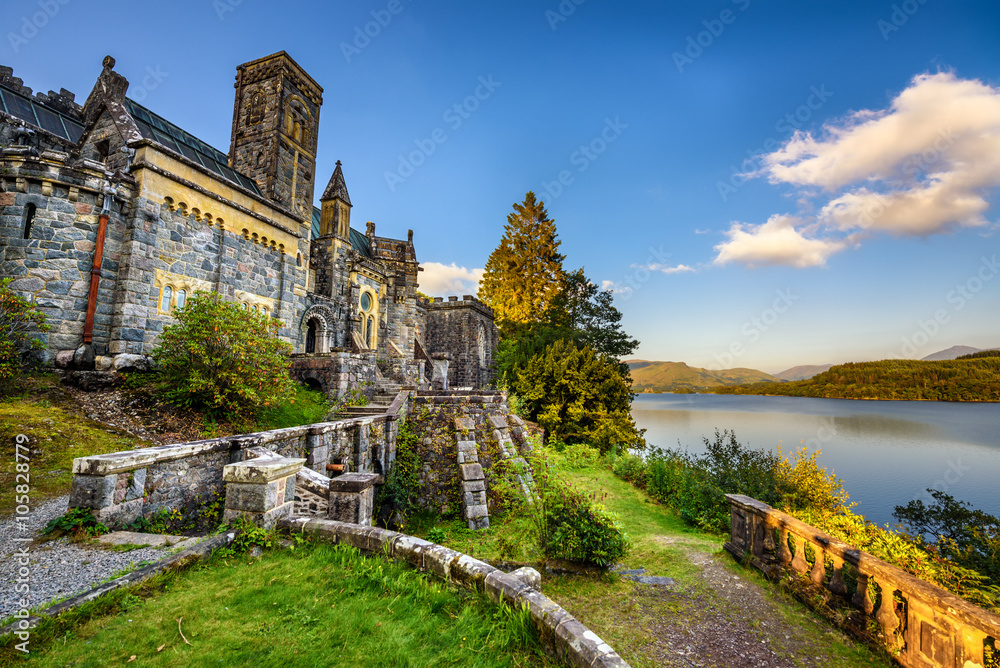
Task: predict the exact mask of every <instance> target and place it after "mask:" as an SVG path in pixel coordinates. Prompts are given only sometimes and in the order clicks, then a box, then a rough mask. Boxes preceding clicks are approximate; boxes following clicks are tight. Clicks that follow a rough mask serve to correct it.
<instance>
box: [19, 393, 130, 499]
mask: <svg viewBox="0 0 1000 668" xmlns="http://www.w3.org/2000/svg"><path fill="white" fill-rule="evenodd" d="M25 382H26V383H27V386H26V388H25V389H26V391H25V393H24V394H23V395H19V396H13V397H5V398H4V399H2V400H0V443H2V445H0V448H2V453H3V464H2V465H0V489H2V490H12V489H14V485H15V482H16V476H15V468H14V467H15V461H14V449H15V439H16V438H17V436H18V435H19V434H24V435H25V436H27V437H28V438H29V439H30V440H29V444H30V457H31V461H30V474H29V475H30V476H31V477H30V486H31V495H30V496H31V505H32V506H34V505H37V504H38V503H39V502H41V501H44V500H45V499H50V498H54V497H57V496H61V495H63V494H67V493H68V492H69V488H70V482H71V481H72V479H73V475H72V472H71V471H72V468H73V458H75V457H83V456H86V455H97V454H102V453H105V452H117V451H120V450H131V449H133V448H141V447H146V446H148V445H149V443H146V442H144V441H141V440H139V439H137V438H135V437H134V436H131V435H130V434H126V433H124V432H117V431H113V430H111V429H109V428H108V427H105V426H104V425H101V424H99V423H97V422H94V421H93V420H89V419H87V418H86V416H84V415H83V414H82V413H81V412H80V410H79V407H78V406H77V405H76V403H75V402H74V401H73V399H72V398H71V397H69V396H68V395H67V394H66V393H65V392H63V391H62V389H61V388H60V387H59V385H58V380H57V379H56V378H55V376H40V377H33V378H29V379H26V380H25ZM21 452H22V454H23V450H22V451H21ZM13 508H14V495H13V494H7V493H4V494H2V495H0V516H3V515H7V514H9V513H10V512H11V511H12V510H13Z"/></svg>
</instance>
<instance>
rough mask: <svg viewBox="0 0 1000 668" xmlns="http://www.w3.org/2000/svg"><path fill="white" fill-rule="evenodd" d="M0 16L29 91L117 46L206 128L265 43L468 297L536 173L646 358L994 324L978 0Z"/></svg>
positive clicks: (144, 9)
mask: <svg viewBox="0 0 1000 668" xmlns="http://www.w3.org/2000/svg"><path fill="white" fill-rule="evenodd" d="M378 21H381V23H378ZM0 26H3V32H4V34H3V36H2V38H0V63H2V64H4V65H8V66H11V67H13V68H14V70H15V75H17V76H20V77H21V78H23V79H24V80H25V83H26V85H28V86H31V87H33V88H34V89H36V90H48V89H50V88H53V89H57V90H58V89H59V88H60V87H65V88H67V89H69V90H72V91H74V92H75V93H76V95H77V99H78V101H80V102H82V101H83V100H84V99H85V98H86V96H87V94H88V92H89V91H90V89H91V87H92V86H93V83H94V81H95V80H96V78H97V75H98V74H99V72H100V69H101V59H102V58H103V57H104V55H106V54H109V53H110V54H111V55H113V56H114V57H115V58H116V59H117V66H116V70H117V71H119V72H121V73H122V74H124V75H125V76H126V77H127V78H128V79H129V80H130V81H131V82H132V87H131V88H130V91H129V94H130V95H131V96H132V97H134V98H135V99H137V100H139V101H141V102H142V103H143V104H145V105H146V106H148V107H149V108H151V109H153V110H154V111H156V112H158V113H160V114H162V115H164V116H166V117H167V118H169V119H171V120H172V121H174V122H175V123H177V124H179V125H181V126H182V127H184V128H185V129H187V130H188V131H190V132H192V133H193V134H195V135H197V136H199V137H201V138H202V139H204V140H206V141H208V142H210V143H212V144H214V145H215V146H217V147H219V148H220V149H222V150H227V149H228V144H229V135H230V123H231V119H232V104H233V87H232V83H233V77H234V75H235V68H236V66H237V65H238V64H239V63H242V62H245V61H248V60H252V59H254V58H258V57H260V56H263V55H267V54H270V53H273V52H275V51H279V50H285V51H287V52H288V53H289V54H290V55H291V56H292V57H293V58H295V59H296V60H297V61H298V62H299V64H301V65H302V66H303V67H304V68H305V69H306V70H307V71H308V72H310V74H311V75H312V76H313V77H314V78H315V79H316V80H317V81H318V82H319V83H320V84H321V85H322V86H323V87H324V89H325V93H324V105H323V109H322V113H321V116H320V140H319V141H320V150H319V164H318V167H317V171H318V177H317V180H318V181H321V182H322V183H321V184H320V187H319V188H317V195H318V193H319V192H320V191H321V190H322V185H323V184H325V180H326V178H327V177H328V175H329V174H330V173H331V172H332V170H333V167H334V162H335V161H336V160H338V159H339V160H342V161H343V168H344V174H345V176H346V179H347V185H348V188H349V190H350V193H351V198H352V201H353V202H354V209H353V219H354V224H355V227H358V228H360V229H363V226H364V222H365V221H366V220H372V221H374V222H375V223H376V225H377V226H378V232H379V233H380V234H384V235H386V236H395V237H402V236H403V235H405V234H406V230H407V229H411V228H412V229H413V230H414V231H415V237H414V239H415V242H416V244H417V252H418V257H419V258H420V259H421V261H422V262H424V263H425V264H426V267H427V271H425V272H424V277H425V279H426V280H425V283H426V285H425V287H426V289H427V290H428V291H431V292H436V293H443V292H445V291H450V292H454V293H458V294H461V293H463V292H468V291H470V290H471V289H472V288H473V287H474V280H475V276H476V270H477V269H479V268H481V267H483V265H484V264H485V262H486V258H487V257H488V255H489V253H490V251H491V250H492V249H493V248H494V247H495V246H496V245H497V243H498V241H499V239H500V236H501V234H502V226H503V224H504V222H505V221H506V216H507V214H508V213H509V212H510V211H511V205H512V204H513V203H514V202H515V201H520V200H522V199H523V197H524V194H525V192H526V191H528V190H534V191H535V192H536V193H538V195H539V196H540V197H541V198H542V199H543V200H544V201H545V202H546V205H547V207H548V210H549V214H550V216H551V217H552V218H554V219H555V221H556V224H557V226H558V229H559V233H560V237H561V239H562V242H563V243H562V250H563V252H564V253H565V254H566V255H567V260H566V264H567V268H575V267H579V266H584V267H586V272H587V274H588V276H590V277H591V279H592V280H594V281H595V282H597V283H599V284H604V285H607V286H608V287H609V288H611V289H614V290H616V291H617V303H618V306H619V308H620V309H621V310H622V312H623V313H624V315H625V320H624V323H625V326H626V328H627V329H628V331H630V332H631V333H632V334H633V335H635V336H636V337H637V338H639V339H640V341H641V342H642V346H641V348H640V349H639V351H638V355H637V356H639V357H643V358H645V359H660V360H674V361H684V362H687V363H689V364H691V365H694V366H707V367H716V368H720V367H731V366H748V367H754V368H760V369H763V370H765V371H771V372H777V371H780V370H782V369H784V368H787V367H789V366H792V365H796V364H820V363H824V362H842V361H849V360H856V361H860V360H866V359H881V358H885V357H889V356H894V357H900V356H905V357H923V356H925V355H927V354H930V353H932V352H935V351H937V350H940V349H942V348H947V347H949V346H952V345H956V344H965V345H972V346H976V347H981V348H985V347H993V346H998V345H1000V332H998V331H997V330H998V327H997V325H998V314H1000V268H997V267H996V265H995V264H994V263H995V260H994V259H993V258H995V257H996V256H997V255H1000V234H997V232H998V231H1000V230H998V219H1000V217H998V214H997V207H996V205H995V202H996V197H997V194H998V186H1000V165H998V164H997V161H998V160H1000V157H998V156H1000V106H998V99H1000V30H998V28H1000V7H998V6H997V4H996V3H995V2H962V1H948V2H945V1H944V0H925V1H924V2H920V0H908V1H907V2H895V3H893V2H877V1H869V2H849V1H844V0H838V1H836V2H834V1H825V0H813V1H799V2H790V1H786V2H777V1H770V2H768V1H765V0H736V1H733V0H718V1H702V2H615V3H612V2H607V1H601V0H583V1H581V0H562V2H560V1H559V0H552V1H550V2H545V1H535V2H521V1H517V0H507V1H505V2H496V1H494V2H475V3H472V2H464V3H460V2H431V1H429V0H424V1H422V0H391V1H390V0H374V1H370V0H365V1H363V2H352V3H327V2H323V3H321V2H286V3H283V4H281V5H278V4H277V3H264V2H260V1H259V0H242V1H240V0H215V1H214V2H213V0H198V1H197V2H194V1H178V2H171V3H135V2H83V0H41V1H39V0H34V1H32V2H20V1H11V2H7V3H4V5H3V8H2V9H0ZM366 31H367V33H368V35H365V32H366ZM370 35H374V36H370ZM455 105H459V107H458V109H456V107H455ZM796 130H798V131H799V132H800V134H798V135H794V134H793V133H794V132H795V131H796ZM754 156H755V157H754ZM748 174H749V176H747V175H748ZM560 179H562V183H560Z"/></svg>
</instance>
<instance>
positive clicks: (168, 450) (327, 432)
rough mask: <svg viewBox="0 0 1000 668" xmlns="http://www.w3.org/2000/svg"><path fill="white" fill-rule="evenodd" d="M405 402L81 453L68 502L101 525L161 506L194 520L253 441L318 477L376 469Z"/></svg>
mask: <svg viewBox="0 0 1000 668" xmlns="http://www.w3.org/2000/svg"><path fill="white" fill-rule="evenodd" d="M406 408H407V397H406V393H401V395H400V396H397V397H396V400H395V401H394V402H393V405H392V406H391V407H390V408H389V412H387V413H386V414H385V415H379V416H374V417H362V418H352V419H348V420H340V421H337V422H327V423H320V424H312V425H306V426H303V427H291V428H288V429H276V430H272V431H265V432H258V433H254V434H242V435H239V436H230V437H225V438H215V439H209V440H205V441H194V442H191V443H179V444H174V445H165V446H160V447H154V448H143V449H140V450H128V451H125V452H115V453H109V454H104V455H94V456H91V457H79V458H77V459H75V460H73V488H72V492H71V493H70V500H69V506H70V507H71V508H78V507H80V508H90V509H92V510H93V511H94V512H95V514H96V515H97V517H98V519H99V520H101V521H102V522H104V523H106V524H112V523H115V524H117V523H122V524H128V523H130V522H132V521H133V520H135V519H136V518H138V517H146V518H150V517H152V516H153V515H154V514H155V513H157V512H158V511H159V510H160V509H161V508H167V509H169V510H180V511H181V513H182V514H183V516H184V518H185V520H191V519H195V518H197V513H198V511H199V510H201V508H202V506H203V504H205V503H208V502H210V501H211V500H212V499H213V498H216V497H218V496H221V495H222V494H224V491H225V485H224V483H223V468H224V467H225V466H226V465H228V464H235V463H238V462H242V461H245V460H247V459H252V458H253V455H252V454H251V453H249V450H250V449H252V448H257V447H263V448H266V449H268V450H270V451H272V452H274V453H277V454H279V455H281V456H283V457H289V458H304V459H305V460H306V466H307V467H309V468H311V469H312V470H314V471H316V472H318V473H320V474H322V475H324V476H325V475H326V474H327V472H326V465H327V464H343V465H344V466H345V472H361V473H379V474H381V473H383V472H384V471H386V470H388V468H389V467H390V466H391V465H392V462H393V461H395V458H396V435H397V431H398V430H397V425H396V421H397V420H398V419H399V417H400V416H402V415H403V414H405V411H406Z"/></svg>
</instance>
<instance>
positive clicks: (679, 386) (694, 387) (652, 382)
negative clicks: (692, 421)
mask: <svg viewBox="0 0 1000 668" xmlns="http://www.w3.org/2000/svg"><path fill="white" fill-rule="evenodd" d="M628 366H629V370H630V371H631V372H632V391H633V392H695V391H702V390H706V389H708V388H711V387H714V386H716V385H739V384H741V383H776V382H778V379H777V378H775V377H774V376H771V375H770V374H766V373H764V372H763V371H757V370H756V369H743V368H738V369H722V370H720V371H716V370H713V369H700V368H698V367H691V366H688V365H687V364H685V363H684V362H647V361H646V360H630V361H629V363H628Z"/></svg>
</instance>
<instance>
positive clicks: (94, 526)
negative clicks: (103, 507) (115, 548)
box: [42, 508, 110, 538]
mask: <svg viewBox="0 0 1000 668" xmlns="http://www.w3.org/2000/svg"><path fill="white" fill-rule="evenodd" d="M108 531H110V529H108V527H107V526H105V525H104V524H102V523H100V522H98V521H97V518H96V517H94V514H93V513H92V512H91V511H90V509H89V508H70V509H69V510H67V511H66V513H65V514H64V515H60V516H59V517H56V518H54V519H51V520H49V522H48V524H46V525H45V528H44V529H42V535H43V536H49V537H51V538H59V537H60V536H64V535H66V534H69V533H71V534H73V535H76V536H80V535H83V536H91V537H96V536H100V535H102V534H106V533H107V532H108Z"/></svg>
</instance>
